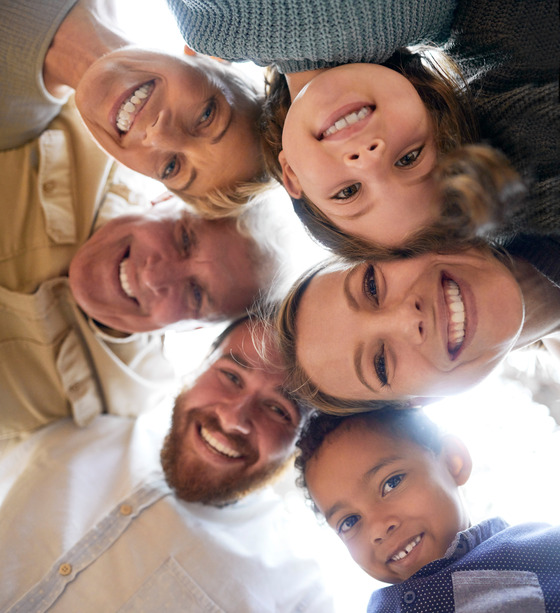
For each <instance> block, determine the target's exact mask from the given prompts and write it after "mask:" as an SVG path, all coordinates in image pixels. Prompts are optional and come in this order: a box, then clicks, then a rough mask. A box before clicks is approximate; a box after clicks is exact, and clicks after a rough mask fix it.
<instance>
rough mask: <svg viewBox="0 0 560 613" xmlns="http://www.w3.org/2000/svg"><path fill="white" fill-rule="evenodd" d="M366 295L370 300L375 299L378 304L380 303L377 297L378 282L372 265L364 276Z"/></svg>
mask: <svg viewBox="0 0 560 613" xmlns="http://www.w3.org/2000/svg"><path fill="white" fill-rule="evenodd" d="M364 293H365V295H366V296H367V297H368V298H370V299H372V298H373V299H374V300H375V303H376V304H377V303H378V302H379V299H378V295H377V282H376V280H375V268H374V267H373V265H371V264H370V265H369V266H368V267H367V268H366V272H365V274H364Z"/></svg>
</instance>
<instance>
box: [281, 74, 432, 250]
mask: <svg viewBox="0 0 560 613" xmlns="http://www.w3.org/2000/svg"><path fill="white" fill-rule="evenodd" d="M282 145H283V151H282V152H281V153H280V162H281V164H282V167H283V175H284V185H285V187H286V189H287V190H288V192H289V193H290V195H291V196H293V197H294V198H299V197H301V196H302V194H305V195H306V196H307V197H308V198H309V199H310V200H311V201H312V202H313V203H314V204H315V205H316V206H317V207H318V208H319V209H320V210H321V211H322V212H323V213H324V214H325V215H326V216H327V217H328V218H329V219H330V220H331V221H332V222H333V223H334V224H335V225H336V226H337V227H338V228H340V229H341V230H343V231H344V232H346V233H347V234H351V235H353V236H358V237H360V238H363V239H365V240H369V241H372V242H375V243H378V244H381V245H385V246H389V247H394V246H399V245H402V244H404V243H405V242H406V240H407V238H408V237H410V235H411V234H413V233H414V232H415V231H417V230H419V229H420V228H421V227H422V226H426V225H429V224H430V223H431V222H433V221H434V220H435V219H436V218H437V217H438V215H439V210H440V207H439V204H438V201H437V198H436V195H435V185H434V180H433V177H432V173H431V171H432V170H433V168H434V165H435V161H436V147H435V142H434V135H433V128H432V122H431V119H430V115H429V113H428V110H427V109H426V107H425V106H424V104H423V102H422V100H421V99H420V96H419V95H418V92H417V91H416V89H415V88H414V86H413V85H412V84H411V83H410V81H408V79H407V78H406V77H404V76H403V75H401V74H400V73H398V72H395V71H394V70H391V69H390V68H386V67H384V66H379V65H376V64H348V65H345V66H339V67H337V68H333V69H331V70H327V71H325V72H322V73H321V74H319V75H318V76H317V77H315V78H314V79H312V80H311V81H310V82H309V83H308V85H307V86H306V87H304V88H303V89H302V90H301V91H300V93H299V94H298V96H297V97H296V98H295V99H294V101H293V102H292V105H291V106H290V109H289V111H288V114H287V116H286V121H285V124H284V130H283V134H282Z"/></svg>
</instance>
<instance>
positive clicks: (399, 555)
mask: <svg viewBox="0 0 560 613" xmlns="http://www.w3.org/2000/svg"><path fill="white" fill-rule="evenodd" d="M421 540H422V535H421V534H419V535H418V536H415V537H414V538H413V539H412V540H411V541H410V543H408V545H406V546H405V547H403V548H402V549H400V550H399V551H397V552H396V553H394V554H393V555H392V556H391V557H390V558H389V559H388V560H387V563H389V562H400V560H403V559H404V558H406V556H408V555H409V554H410V552H411V551H412V550H413V549H414V548H415V547H416V545H418V543H419V542H420V541H421Z"/></svg>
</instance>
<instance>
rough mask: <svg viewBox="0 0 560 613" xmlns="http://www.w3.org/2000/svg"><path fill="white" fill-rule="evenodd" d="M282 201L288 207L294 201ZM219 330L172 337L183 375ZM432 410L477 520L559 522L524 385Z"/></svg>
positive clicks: (349, 579) (329, 565)
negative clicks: (461, 462)
mask: <svg viewBox="0 0 560 613" xmlns="http://www.w3.org/2000/svg"><path fill="white" fill-rule="evenodd" d="M117 6H118V9H119V12H120V15H121V16H122V24H123V29H126V30H127V31H128V32H130V36H131V37H133V38H134V39H135V40H137V41H139V42H141V43H142V44H143V45H146V46H154V47H159V48H163V49H165V50H167V51H181V50H182V39H181V37H180V35H179V33H178V30H177V27H176V24H175V22H174V20H173V19H172V17H171V15H170V14H169V12H168V10H167V6H166V4H165V2H164V0H118V2H117ZM246 66H247V69H248V70H252V71H258V69H257V68H256V67H254V66H250V65H246ZM279 204H281V205H285V206H289V201H288V200H285V201H284V202H282V203H279ZM303 257H306V256H303ZM314 257H315V255H313V258H314ZM214 334H215V331H208V330H201V331H196V332H188V333H182V334H179V333H176V334H174V335H173V336H172V338H171V339H170V342H169V343H168V347H169V351H170V355H172V357H173V359H174V360H175V361H176V363H177V365H178V367H179V370H180V371H181V372H187V371H188V370H189V369H190V368H191V367H194V366H196V365H197V363H198V361H199V360H200V356H201V355H203V354H204V351H205V349H206V347H207V346H208V343H209V342H210V340H211V338H212V337H213V335H214ZM531 359H532V358H531V357H525V356H521V357H517V362H518V363H519V362H525V365H524V367H528V366H527V364H528V363H529V362H530V360H531ZM558 389H559V390H560V386H559V387H558ZM558 395H559V396H560V392H559V394H558ZM558 405H559V406H560V400H559V401H558ZM428 413H429V414H430V415H431V417H432V418H433V419H434V420H436V421H437V422H438V423H439V424H441V425H442V427H444V428H445V429H446V430H448V431H450V432H453V433H454V434H457V435H458V436H460V437H461V438H462V439H463V441H464V442H465V443H466V444H467V446H468V447H469V449H470V451H471V455H472V456H473V460H474V470H473V475H472V477H471V479H470V481H469V483H468V484H467V486H466V487H465V495H466V500H467V503H468V506H469V508H470V510H471V519H472V520H473V522H477V521H479V520H481V519H484V518H487V517H492V516H495V515H501V516H502V517H503V518H504V519H506V521H508V522H510V523H512V524H514V523H521V522H526V521H545V522H549V523H554V524H558V523H560V488H559V487H558V470H559V468H558V467H560V431H559V430H558V428H557V427H556V423H555V422H554V420H553V419H552V418H551V417H550V416H549V411H548V409H547V408H546V407H544V406H542V405H538V404H535V403H533V402H532V400H531V395H530V393H529V392H528V390H527V389H526V388H524V387H523V386H522V385H520V384H517V383H515V382H510V383H507V384H506V383H504V382H503V381H502V380H501V379H500V378H499V376H498V373H495V374H493V375H492V376H491V377H489V378H488V379H487V380H486V381H485V382H484V383H483V384H481V385H479V386H478V387H477V388H476V389H474V390H472V391H471V392H469V393H465V394H461V395H460V396H455V397H453V398H451V399H448V400H446V401H443V402H440V403H437V404H434V405H432V407H431V408H430V409H429V410H428ZM290 489H291V487H290ZM294 498H298V503H297V504H296V503H295V502H294ZM287 504H289V505H292V506H293V508H294V520H295V521H294V524H295V526H297V528H294V529H300V530H302V534H303V533H305V532H308V531H309V529H310V526H311V528H314V527H315V518H314V517H313V516H312V515H311V513H306V514H305V515H302V516H300V515H299V513H300V511H298V510H297V509H300V504H299V493H298V492H297V491H295V488H294V489H293V491H292V492H291V493H290V494H288V495H287ZM296 518H297V519H296ZM315 549H316V551H317V556H318V558H319V559H320V560H322V561H323V562H324V563H325V564H326V572H327V573H328V576H329V580H328V584H329V585H331V586H333V587H334V592H335V598H336V602H337V610H338V611H340V613H346V612H347V611H365V609H366V604H367V600H368V598H369V595H370V593H371V591H372V590H373V589H374V587H376V586H375V584H374V582H373V580H372V579H371V578H369V577H368V576H367V575H365V573H363V572H362V571H361V570H360V569H359V568H358V567H357V566H356V565H355V564H354V563H353V562H352V561H351V559H350V558H349V556H348V555H347V554H346V549H345V548H344V547H343V546H342V545H341V543H340V542H339V541H338V539H337V537H336V536H334V533H331V532H330V531H328V532H327V531H326V529H325V531H324V532H323V531H321V532H319V535H318V537H317V541H316V544H315Z"/></svg>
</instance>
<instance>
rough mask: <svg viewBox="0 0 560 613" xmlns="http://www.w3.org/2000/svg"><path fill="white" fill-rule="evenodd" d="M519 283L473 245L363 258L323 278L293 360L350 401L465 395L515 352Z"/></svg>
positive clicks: (314, 289) (305, 312) (310, 296)
mask: <svg viewBox="0 0 560 613" xmlns="http://www.w3.org/2000/svg"><path fill="white" fill-rule="evenodd" d="M523 317H524V305H523V298H522V294H521V291H520V288H519V285H518V284H517V281H516V280H515V278H514V277H513V275H512V274H511V272H510V271H509V270H508V269H507V268H506V267H505V266H503V264H501V263H500V262H499V261H498V260H496V258H494V257H493V256H492V255H491V254H486V253H483V252H480V251H478V250H476V249H471V250H469V251H466V252H463V253H460V254H454V255H440V254H434V253H430V254H426V255H423V256H420V257H416V258H413V259H407V260H397V261H391V262H379V263H375V262H366V263H363V264H360V265H357V266H355V267H353V268H350V269H348V270H343V271H340V270H337V271H332V272H323V273H321V274H319V275H317V276H316V277H315V278H314V279H313V280H312V281H311V283H310V284H309V287H308V288H307V290H306V291H305V293H304V294H303V297H302V300H301V304H300V307H299V311H298V313H297V318H296V326H297V345H296V354H297V359H298V361H299V363H300V364H301V366H302V368H303V370H304V371H305V372H306V374H307V375H308V376H309V377H310V378H311V380H312V382H313V383H314V384H315V385H317V386H318V387H319V389H320V390H321V391H323V392H325V393H327V394H330V395H332V396H336V397H339V398H346V399H350V400H367V399H387V400H408V399H412V398H415V397H418V396H424V397H430V396H444V395H447V394H450V393H455V392H460V391H462V390H464V389H466V388H468V387H470V386H472V385H474V384H476V383H478V382H479V381H480V380H482V379H483V378H484V377H486V376H487V375H488V374H489V373H490V371H491V370H492V369H493V368H494V367H495V366H496V365H497V364H498V363H499V362H500V361H501V360H502V358H503V357H504V356H505V355H506V354H507V353H508V352H509V351H510V350H511V348H512V347H513V345H514V343H515V341H516V339H517V337H518V335H519V332H520V330H521V327H522V324H523Z"/></svg>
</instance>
